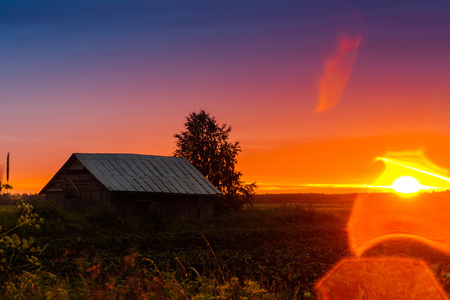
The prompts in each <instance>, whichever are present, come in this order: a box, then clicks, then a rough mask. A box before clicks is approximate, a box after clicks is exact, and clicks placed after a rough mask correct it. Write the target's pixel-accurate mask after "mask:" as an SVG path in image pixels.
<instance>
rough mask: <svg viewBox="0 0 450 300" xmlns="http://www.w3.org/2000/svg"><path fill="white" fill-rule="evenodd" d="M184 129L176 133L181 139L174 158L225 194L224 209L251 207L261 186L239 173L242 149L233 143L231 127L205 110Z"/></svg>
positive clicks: (194, 117) (189, 117)
mask: <svg viewBox="0 0 450 300" xmlns="http://www.w3.org/2000/svg"><path fill="white" fill-rule="evenodd" d="M184 126H185V130H184V131H182V132H181V133H179V134H175V138H176V139H177V140H176V149H175V151H174V153H173V155H174V156H176V157H184V158H186V159H187V160H189V161H190V162H191V163H192V164H193V165H194V166H195V167H196V168H197V169H198V170H199V171H200V173H202V174H203V175H204V176H205V177H206V178H207V179H208V180H209V181H210V182H211V183H212V184H213V185H214V186H215V187H216V188H217V189H219V190H220V191H221V192H222V193H223V194H224V196H225V201H224V203H223V208H224V209H228V210H238V209H242V208H243V207H244V206H245V205H251V204H252V202H251V200H252V196H253V194H254V189H255V188H256V187H257V186H256V184H255V183H251V184H246V183H244V182H243V181H242V180H241V176H242V173H241V172H239V171H237V170H236V163H237V155H238V153H239V152H241V147H240V144H239V142H238V141H236V142H230V141H229V134H230V132H231V127H230V126H227V125H226V124H223V125H219V124H218V123H217V121H216V119H215V118H214V117H212V116H210V115H209V113H206V112H205V111H204V110H201V111H200V112H199V113H195V112H193V113H190V114H189V115H188V116H187V118H186V123H185V124H184Z"/></svg>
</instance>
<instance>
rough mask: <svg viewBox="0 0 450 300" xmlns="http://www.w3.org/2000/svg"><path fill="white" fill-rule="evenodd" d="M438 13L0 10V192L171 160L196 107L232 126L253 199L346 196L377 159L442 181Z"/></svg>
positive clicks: (149, 4) (233, 6)
mask: <svg viewBox="0 0 450 300" xmlns="http://www.w3.org/2000/svg"><path fill="white" fill-rule="evenodd" d="M449 15H450V2H448V1H415V0H412V1H356V0H355V1H332V0H328V1H299V0H295V1H294V0H292V1H275V0H273V1H269V0H260V1H246V0H239V1H237V0H230V1H214V0H204V1H197V0H193V1H184V0H177V1H168V0H158V1H156V0H155V1H137V0H127V1H125V0H114V1H111V0H108V1H91V0H76V1H75V0H67V1H54V0H39V1H30V0H25V1H2V2H1V4H0V104H1V109H0V122H1V123H0V124H1V129H2V131H1V133H0V163H3V164H4V163H6V154H7V153H8V152H10V153H11V173H10V182H9V183H10V184H11V185H12V186H13V187H14V190H13V192H20V193H21V192H28V193H35V192H39V191H40V190H41V189H42V187H43V186H44V185H45V184H46V183H47V181H48V180H49V179H50V178H51V177H52V176H53V175H54V173H55V172H56V171H57V170H58V169H59V168H60V167H61V166H62V164H63V163H64V162H65V161H66V160H67V159H68V158H69V156H70V155H71V154H72V153H74V152H95V153H113V152H118V153H139V154H153V155H171V154H172V152H173V150H174V145H175V138H174V134H175V133H179V132H181V131H182V130H183V124H184V122H185V118H186V116H187V115H188V114H189V113H191V112H198V111H199V110H201V109H204V110H206V111H207V112H209V113H210V114H211V115H212V116H214V117H215V118H216V119H217V121H218V122H219V123H221V124H222V123H226V124H228V125H231V126H232V128H233V130H232V134H231V139H232V140H239V141H240V142H241V146H242V152H241V154H240V155H239V157H238V161H239V164H238V169H239V170H240V171H242V173H243V174H244V175H243V179H244V180H245V181H247V182H256V183H257V184H258V185H259V186H260V188H259V190H258V193H267V192H271V193H273V192H275V193H281V192H343V191H345V192H347V191H354V190H355V189H353V188H352V187H353V185H354V186H357V185H360V184H371V183H373V182H374V181H375V180H376V178H377V177H378V176H379V175H380V174H381V173H382V172H383V170H384V167H385V166H384V163H383V162H382V161H377V162H376V161H375V159H376V158H377V157H380V156H383V155H385V153H387V152H392V151H417V150H422V151H423V153H424V154H425V156H426V157H427V158H428V159H429V160H430V161H432V162H433V163H435V164H436V165H438V166H440V167H441V168H443V169H447V170H450V30H449V28H450V18H449ZM444 175H445V174H444ZM446 175H448V174H446ZM4 181H5V176H3V182H4ZM347 185H349V186H350V187H351V188H343V187H345V186H347ZM327 186H330V187H327ZM333 186H334V188H332V187H333ZM336 187H342V188H336Z"/></svg>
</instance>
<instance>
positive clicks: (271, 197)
mask: <svg viewBox="0 0 450 300" xmlns="http://www.w3.org/2000/svg"><path fill="white" fill-rule="evenodd" d="M364 194H365V193H353V194H319V193H308V194H305V193H299V194H257V195H254V196H253V201H252V202H253V203H254V204H258V203H259V204H270V203H280V204H283V203H286V204H287V203H342V204H347V203H348V204H352V203H353V202H354V201H355V199H356V197H357V196H358V195H364ZM370 194H372V195H373V194H379V195H385V194H389V193H370ZM426 194H432V195H439V196H441V197H450V190H446V191H443V192H434V191H433V192H429V193H428V192H425V193H424V195H426Z"/></svg>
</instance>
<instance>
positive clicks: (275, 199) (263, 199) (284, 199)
mask: <svg viewBox="0 0 450 300" xmlns="http://www.w3.org/2000/svg"><path fill="white" fill-rule="evenodd" d="M356 196H358V194H356V193H354V194H316V193H310V194H304V193H302V194H257V195H255V196H253V203H255V204H258V203H264V204H266V203H320V202H324V203H349V204H350V203H353V202H354V201H355V198H356Z"/></svg>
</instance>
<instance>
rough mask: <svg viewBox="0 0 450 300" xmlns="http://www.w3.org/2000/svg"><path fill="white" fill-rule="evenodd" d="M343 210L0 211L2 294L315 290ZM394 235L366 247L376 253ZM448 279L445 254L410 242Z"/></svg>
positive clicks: (337, 247) (339, 236)
mask: <svg viewBox="0 0 450 300" xmlns="http://www.w3.org/2000/svg"><path fill="white" fill-rule="evenodd" d="M349 213H350V211H349V210H347V211H345V210H329V211H323V210H320V211H317V210H315V209H314V208H313V207H312V206H310V205H305V204H290V205H280V206H277V207H270V208H265V209H255V208H250V209H247V210H243V211H238V212H234V213H230V214H226V215H222V216H218V217H216V218H214V219H211V220H190V221H186V220H185V221H183V220H169V219H167V218H165V217H164V216H163V215H162V214H161V213H160V212H159V211H157V210H156V209H153V210H150V211H149V215H148V218H147V219H146V220H142V219H126V220H123V219H120V218H119V217H117V215H116V214H115V212H114V211H113V210H112V209H111V208H109V207H103V208H102V209H100V210H90V211H89V212H88V213H87V214H79V215H77V214H71V213H68V212H66V211H64V210H63V209H62V208H61V207H59V206H57V205H55V204H54V203H51V202H47V203H35V204H34V205H33V206H30V205H27V204H22V205H20V206H19V207H18V209H17V212H11V211H9V210H7V211H0V223H1V226H2V228H1V240H0V248H1V251H0V253H1V255H2V263H1V267H2V269H3V276H2V281H1V283H2V284H1V287H0V289H1V290H0V293H1V294H3V295H4V297H5V298H10V299H86V298H88V299H314V298H315V295H314V290H313V287H314V283H315V282H316V281H317V280H318V279H319V278H321V277H322V276H323V275H324V274H325V273H326V271H327V270H329V269H330V268H331V267H332V266H333V265H334V264H335V263H337V262H338V261H339V260H341V259H342V258H344V257H348V256H350V255H351V254H350V251H349V248H348V245H347V244H348V243H347V236H346V232H345V226H346V222H347V218H348V216H349ZM393 247H394V248H395V243H391V244H387V245H383V246H382V247H378V248H377V249H373V250H372V251H371V255H383V254H386V253H388V252H389V251H391V250H392V248H393ZM408 249H409V250H408V251H409V252H408V253H406V254H407V255H409V256H411V254H412V253H413V254H414V253H416V254H418V255H421V256H423V257H421V258H423V259H425V260H427V263H429V264H430V265H431V266H432V269H433V271H434V272H435V274H436V276H437V277H438V278H439V279H440V281H441V283H442V284H443V285H444V287H446V288H448V283H449V282H448V281H449V278H450V276H447V275H448V274H449V270H450V269H449V268H448V266H449V261H448V258H447V257H445V256H444V255H442V254H440V253H436V252H435V251H433V250H431V249H428V248H426V247H423V245H416V244H413V243H412V244H411V245H409V246H408Z"/></svg>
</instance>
